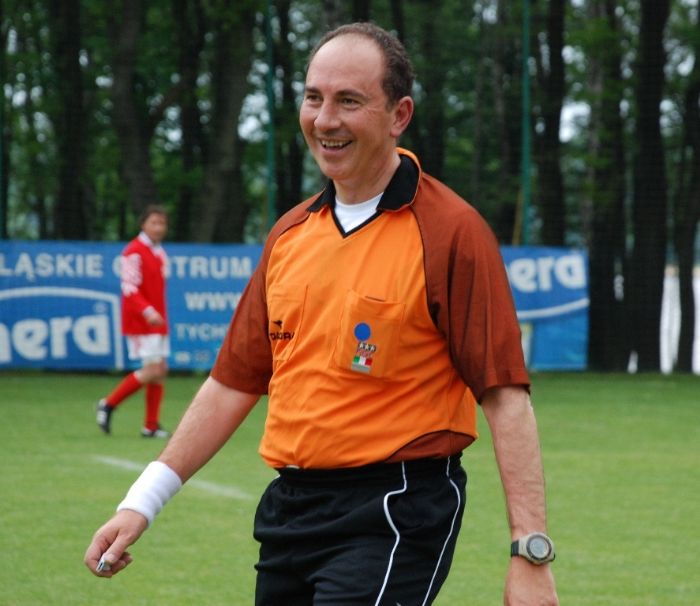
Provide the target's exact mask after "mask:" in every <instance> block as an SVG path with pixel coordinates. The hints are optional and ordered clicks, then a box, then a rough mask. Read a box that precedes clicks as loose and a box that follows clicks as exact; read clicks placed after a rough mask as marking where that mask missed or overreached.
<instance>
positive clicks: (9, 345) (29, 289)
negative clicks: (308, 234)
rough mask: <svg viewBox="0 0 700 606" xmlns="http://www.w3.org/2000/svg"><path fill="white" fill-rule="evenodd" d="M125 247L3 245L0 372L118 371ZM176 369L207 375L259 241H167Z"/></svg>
mask: <svg viewBox="0 0 700 606" xmlns="http://www.w3.org/2000/svg"><path fill="white" fill-rule="evenodd" d="M123 248H124V243H99V242H24V241H8V242H0V369H2V368H10V367H16V368H32V367H34V368H52V369H76V370H77V369H110V368H116V369H122V368H127V367H129V365H130V361H129V360H128V359H127V356H126V345H125V340H124V338H123V337H122V335H121V316H120V287H119V266H120V254H121V251H122V249H123ZM165 248H166V251H167V253H168V261H169V263H168V282H167V283H168V290H167V300H168V315H169V325H170V339H171V350H172V356H171V358H170V360H169V365H170V367H171V368H173V369H182V370H185V369H186V370H208V369H209V368H210V367H211V365H212V364H213V362H214V358H215V357H216V353H217V351H218V348H219V346H220V344H221V341H222V339H223V337H224V334H225V332H226V329H227V327H228V323H229V320H230V318H231V314H232V313H233V310H234V309H235V308H236V305H237V304H238V301H239V299H240V297H241V294H242V292H243V289H244V288H245V286H246V284H247V283H248V280H249V278H250V276H251V275H252V273H253V270H254V269H255V266H256V265H257V262H258V259H259V257H260V253H261V250H262V249H261V247H260V246H257V245H253V246H249V245H203V244H196V245H195V244H175V243H167V244H166V247H165Z"/></svg>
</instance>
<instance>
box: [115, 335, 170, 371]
mask: <svg viewBox="0 0 700 606" xmlns="http://www.w3.org/2000/svg"><path fill="white" fill-rule="evenodd" d="M126 346H127V348H128V350H129V358H130V359H131V360H141V361H142V362H143V363H144V364H155V363H156V362H160V361H161V360H164V359H165V358H167V357H168V356H169V355H170V337H169V336H168V335H127V337H126Z"/></svg>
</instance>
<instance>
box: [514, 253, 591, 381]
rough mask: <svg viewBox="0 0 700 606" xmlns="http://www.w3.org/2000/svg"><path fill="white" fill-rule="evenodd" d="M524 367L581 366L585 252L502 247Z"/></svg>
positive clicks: (586, 302)
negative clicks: (518, 323) (526, 365)
mask: <svg viewBox="0 0 700 606" xmlns="http://www.w3.org/2000/svg"><path fill="white" fill-rule="evenodd" d="M501 252H502V254H503V260H504V262H505V264H506V270H507V272H508V279H509V281H510V286H511V290H512V291H513V298H514V299H515V308H516V310H517V313H518V319H519V321H520V328H521V331H522V336H523V349H524V351H525V358H526V361H527V363H528V366H529V367H530V368H532V369H535V370H582V369H585V368H586V365H587V349H588V308H589V297H588V257H587V255H586V253H585V252H584V251H581V250H575V249H567V248H558V247H556V248H555V247H543V246H517V247H515V246H513V247H511V246H504V247H502V248H501Z"/></svg>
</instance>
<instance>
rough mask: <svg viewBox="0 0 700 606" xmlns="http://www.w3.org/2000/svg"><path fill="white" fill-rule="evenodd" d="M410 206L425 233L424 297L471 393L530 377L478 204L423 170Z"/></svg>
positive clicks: (502, 276) (503, 273)
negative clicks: (473, 203)
mask: <svg viewBox="0 0 700 606" xmlns="http://www.w3.org/2000/svg"><path fill="white" fill-rule="evenodd" d="M414 212H415V213H416V218H417V220H418V222H419V225H420V227H421V233H422V235H423V249H424V257H425V275H426V288H427V291H428V305H429V306H430V312H431V315H432V317H433V320H434V321H435V324H436V326H437V327H438V329H439V330H440V332H441V333H442V334H444V335H445V338H446V339H447V342H448V344H449V349H450V356H451V358H452V362H453V364H454V365H455V368H456V369H457V371H458V372H459V373H460V376H461V377H462V380H463V381H464V382H465V383H466V385H468V386H469V388H470V389H471V391H472V393H473V394H474V395H475V397H476V398H477V400H480V399H481V397H482V396H483V394H484V392H485V391H486V390H487V389H488V388H489V387H495V386H505V385H524V386H526V387H528V388H529V384H530V379H529V376H528V372H527V369H526V366H525V360H524V356H523V351H522V344H521V340H520V326H519V324H518V319H517V315H516V312H515V305H514V303H513V295H512V292H511V289H510V284H509V283H508V277H507V274H506V270H505V265H504V263H503V259H502V257H501V253H500V249H499V247H498V243H497V241H496V238H495V236H494V235H493V232H492V231H491V229H490V228H489V226H488V225H487V224H486V222H485V221H484V220H483V218H482V217H481V216H480V215H479V214H478V213H477V211H476V210H475V209H474V208H473V207H472V206H470V205H469V204H467V203H466V202H464V201H463V200H461V199H460V198H459V197H458V196H457V195H456V194H455V193H454V192H452V191H451V190H449V189H448V188H447V187H445V186H443V185H442V184H441V183H439V182H438V181H436V180H435V179H432V178H431V177H429V176H427V175H424V177H423V180H422V182H421V186H420V190H419V193H418V198H417V199H416V202H415V204H414Z"/></svg>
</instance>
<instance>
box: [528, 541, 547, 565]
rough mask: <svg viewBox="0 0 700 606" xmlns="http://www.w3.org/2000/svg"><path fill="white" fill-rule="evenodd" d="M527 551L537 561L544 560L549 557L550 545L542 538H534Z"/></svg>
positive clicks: (529, 542)
mask: <svg viewBox="0 0 700 606" xmlns="http://www.w3.org/2000/svg"><path fill="white" fill-rule="evenodd" d="M527 550H528V551H529V552H530V555H531V556H532V557H533V558H535V559H537V560H544V559H545V558H546V557H547V556H548V555H549V543H548V542H547V541H546V540H545V539H543V538H542V537H532V538H531V539H530V540H529V541H528V542H527Z"/></svg>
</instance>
